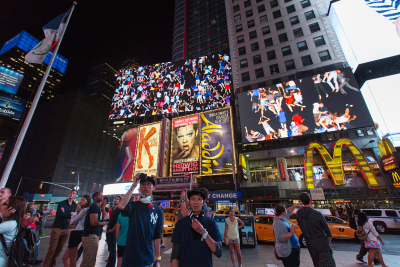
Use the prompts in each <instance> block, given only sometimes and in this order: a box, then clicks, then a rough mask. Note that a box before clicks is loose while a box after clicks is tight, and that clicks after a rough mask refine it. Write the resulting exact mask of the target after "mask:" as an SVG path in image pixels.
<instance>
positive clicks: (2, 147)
mask: <svg viewBox="0 0 400 267" xmlns="http://www.w3.org/2000/svg"><path fill="white" fill-rule="evenodd" d="M7 142H8V141H7V140H0V160H1V159H2V158H3V154H4V150H5V149H6V145H7Z"/></svg>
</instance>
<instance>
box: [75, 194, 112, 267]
mask: <svg viewBox="0 0 400 267" xmlns="http://www.w3.org/2000/svg"><path fill="white" fill-rule="evenodd" d="M92 199H93V204H92V205H90V207H89V209H88V211H87V213H86V218H85V223H84V229H83V236H82V247H83V259H82V263H81V266H82V267H86V266H88V267H94V266H95V264H96V256H97V249H98V248H99V237H100V236H101V233H102V232H103V226H104V225H106V224H107V223H106V222H103V213H102V211H101V209H100V208H99V205H100V203H101V202H102V201H103V193H102V192H96V193H94V194H93V196H92Z"/></svg>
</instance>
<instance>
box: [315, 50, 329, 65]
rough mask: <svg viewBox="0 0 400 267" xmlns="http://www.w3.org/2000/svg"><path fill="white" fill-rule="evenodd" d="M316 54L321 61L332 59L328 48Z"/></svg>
mask: <svg viewBox="0 0 400 267" xmlns="http://www.w3.org/2000/svg"><path fill="white" fill-rule="evenodd" d="M318 55H319V58H320V59H321V62H322V61H327V60H330V59H332V58H331V55H330V54H329V51H328V50H325V51H321V52H318Z"/></svg>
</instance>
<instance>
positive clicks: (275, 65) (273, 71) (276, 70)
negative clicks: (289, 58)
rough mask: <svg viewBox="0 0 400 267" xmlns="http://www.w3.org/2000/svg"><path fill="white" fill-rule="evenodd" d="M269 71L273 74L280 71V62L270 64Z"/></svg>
mask: <svg viewBox="0 0 400 267" xmlns="http://www.w3.org/2000/svg"><path fill="white" fill-rule="evenodd" d="M269 71H270V72H271V75H274V74H277V73H279V66H278V64H274V65H270V66H269Z"/></svg>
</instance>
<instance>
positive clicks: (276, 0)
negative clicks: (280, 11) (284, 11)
mask: <svg viewBox="0 0 400 267" xmlns="http://www.w3.org/2000/svg"><path fill="white" fill-rule="evenodd" d="M269 4H270V5H271V8H274V7H277V6H279V3H278V0H272V1H271V2H269Z"/></svg>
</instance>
